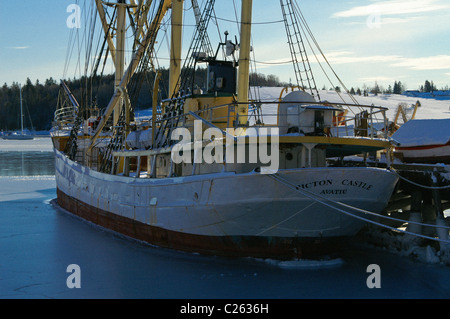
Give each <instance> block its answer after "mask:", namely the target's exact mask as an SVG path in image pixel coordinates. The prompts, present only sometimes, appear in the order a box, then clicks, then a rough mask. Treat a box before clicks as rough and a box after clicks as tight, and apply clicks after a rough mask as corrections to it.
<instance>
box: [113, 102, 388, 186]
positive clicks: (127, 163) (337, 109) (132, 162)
mask: <svg viewBox="0 0 450 319" xmlns="http://www.w3.org/2000/svg"><path fill="white" fill-rule="evenodd" d="M289 104H290V105H292V104H293V103H292V102H289ZM294 105H295V104H294ZM307 105H308V106H314V107H316V108H314V107H313V108H312V109H313V110H322V109H321V108H320V107H319V106H323V107H325V108H323V110H325V111H330V110H331V111H332V113H333V116H332V119H331V120H330V121H329V122H328V123H323V125H322V126H320V127H317V126H315V125H311V126H308V125H303V126H302V127H301V129H303V130H305V131H307V132H308V133H305V134H303V133H302V132H300V131H298V132H296V131H289V129H291V128H292V127H288V125H285V126H284V127H280V123H279V122H281V121H279V118H280V117H282V116H287V115H288V114H280V113H279V112H278V109H279V103H275V102H266V103H264V102H258V103H257V104H256V102H251V103H250V105H249V106H251V107H252V108H253V110H254V111H255V112H258V114H259V116H255V117H254V118H253V120H250V121H249V122H250V124H249V127H254V128H262V127H267V128H269V127H278V128H279V129H280V131H281V129H284V131H286V132H287V133H286V134H285V135H289V136H292V135H293V136H295V135H297V136H302V135H305V136H328V137H357V138H366V139H382V140H385V139H387V126H388V124H387V118H386V110H387V109H386V108H382V107H376V106H373V105H369V106H361V105H343V104H332V103H327V104H324V103H317V105H315V103H308V104H307ZM238 106H239V104H238V103H231V104H226V105H219V106H214V107H209V108H205V109H203V110H198V111H195V112H194V111H188V112H186V113H184V114H182V115H180V116H175V115H174V116H166V117H164V119H162V118H160V119H158V121H157V125H159V126H160V127H161V126H162V125H163V124H164V121H166V123H165V124H167V121H173V122H172V123H178V125H179V126H178V127H184V128H187V129H189V130H191V132H192V133H194V132H195V129H198V123H197V124H195V123H194V121H196V120H197V121H201V124H202V131H203V130H204V129H207V128H215V129H219V130H221V132H222V133H223V137H224V138H225V137H227V138H228V135H230V133H229V131H228V128H233V129H234V130H236V129H238V128H239V126H238V125H237V123H239V115H238V113H237V108H238ZM264 107H266V108H264ZM352 108H354V109H352ZM217 110H219V111H220V112H217V113H216V112H214V111H217ZM249 110H250V111H249V114H248V117H249V118H250V119H251V118H252V116H254V114H252V109H251V108H250V107H249ZM272 111H273V113H272ZM215 114H222V116H215ZM301 114H302V113H300V115H301ZM270 117H274V118H275V120H274V119H272V120H270ZM380 118H381V120H380ZM196 125H197V126H196ZM166 126H167V127H169V126H170V125H166ZM172 132H173V131H172ZM170 133H171V132H170V131H167V132H166V133H163V134H160V136H163V137H166V138H168V139H170V138H171V136H170ZM194 135H195V134H191V137H192V138H195V136H194ZM282 135H283V134H280V136H282ZM231 138H234V139H235V140H236V137H235V136H233V135H231ZM209 142H210V141H206V140H203V139H202V143H209ZM176 143H178V140H177V141H171V143H166V144H165V145H164V146H162V147H161V146H155V147H150V148H148V147H143V148H139V149H134V150H129V149H128V150H127V149H124V150H122V151H114V152H112V154H111V156H112V168H111V171H110V173H111V174H123V175H124V176H134V177H147V178H157V177H158V176H157V175H158V174H160V173H159V172H158V170H157V168H156V167H157V164H156V163H157V161H160V162H162V161H165V162H167V165H166V164H163V165H166V166H165V167H166V170H165V171H164V173H163V174H164V176H166V177H167V176H172V174H176V173H174V169H175V168H174V167H175V166H174V164H172V163H171V151H172V146H173V145H174V144H176ZM327 143H333V141H332V140H329V142H327ZM160 162H158V163H159V164H158V165H160V164H161V163H160ZM194 171H195V165H194V167H193V172H194ZM108 172H109V171H108ZM193 174H194V173H193Z"/></svg>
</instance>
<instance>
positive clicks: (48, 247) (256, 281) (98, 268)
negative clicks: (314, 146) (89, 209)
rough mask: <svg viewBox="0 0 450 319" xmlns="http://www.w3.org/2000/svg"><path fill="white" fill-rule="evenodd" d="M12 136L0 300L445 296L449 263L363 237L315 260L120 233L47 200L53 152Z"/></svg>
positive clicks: (1, 235) (0, 213) (5, 180)
mask: <svg viewBox="0 0 450 319" xmlns="http://www.w3.org/2000/svg"><path fill="white" fill-rule="evenodd" d="M40 142H43V141H40ZM2 143H3V141H1V140H0V144H2ZM15 143H16V145H15V146H14V145H13V144H9V145H8V147H7V148H8V150H14V151H15V152H5V151H3V152H1V151H0V168H1V167H8V170H0V175H1V176H0V298H3V299H5V298H8V299H10V298H16V299H26V298H27V299H38V298H39V299H41V298H57V299H62V298H73V299H77V298H155V299H166V298H170V299H198V298H204V299H210V298H215V299H244V298H245V299H267V298H270V299H303V298H305V299H311V298H318V299H323V298H338V299H342V298H357V299H361V298H387V299H390V298H449V297H450V268H449V267H448V266H444V265H441V264H439V263H433V264H428V263H422V262H418V261H414V260H411V259H409V258H407V257H403V256H399V255H394V254H392V253H390V252H389V251H384V250H377V249H373V248H370V246H366V245H363V244H355V245H352V246H349V247H348V248H347V249H346V250H345V251H343V252H342V253H341V254H340V255H339V256H332V257H331V256H330V257H329V258H323V259H320V260H316V261H314V260H299V261H284V262H278V261H272V260H255V259H251V258H221V257H211V256H203V255H199V254H190V253H183V252H177V251H172V250H168V249H162V248H157V247H152V246H149V245H145V244H142V243H139V242H136V241H132V240H129V239H127V238H124V237H122V236H118V235H116V234H113V233H111V232H108V231H105V230H104V229H101V228H99V227H96V226H93V225H92V224H90V223H87V222H84V221H82V220H80V219H78V218H76V217H73V216H72V215H70V214H68V213H66V212H64V211H62V210H60V209H58V208H56V207H54V206H53V205H52V204H51V201H52V199H54V198H55V197H56V189H55V187H56V185H55V179H54V175H53V174H52V173H51V172H52V165H53V164H52V163H53V154H52V153H51V152H41V150H45V149H48V148H49V145H48V140H47V143H42V144H41V146H40V148H41V149H40V150H39V151H37V150H36V147H35V146H33V147H31V152H30V153H28V152H25V153H24V152H20V151H19V150H22V151H23V150H26V149H27V147H28V146H25V145H24V144H22V142H19V141H15ZM0 148H3V150H4V149H5V148H4V146H1V147H0ZM50 149H51V147H50ZM37 154H40V155H41V157H38V156H37ZM37 158H39V160H36V159H37ZM11 163H14V165H11ZM25 167H26V169H24V168H25ZM37 167H39V169H38V168H37ZM72 264H76V265H79V267H80V271H81V272H80V284H81V288H72V289H71V288H69V287H68V286H67V279H68V277H69V276H70V275H71V273H68V272H67V267H68V266H69V265H72ZM372 264H376V265H379V267H380V269H381V274H380V275H381V276H380V281H381V288H372V289H371V288H369V287H368V286H367V280H368V277H369V276H370V275H371V273H369V272H368V271H367V269H368V266H369V265H372Z"/></svg>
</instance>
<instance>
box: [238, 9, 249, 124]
mask: <svg viewBox="0 0 450 319" xmlns="http://www.w3.org/2000/svg"><path fill="white" fill-rule="evenodd" d="M241 11H242V12H241V43H240V52H239V73H238V102H239V106H238V116H239V118H238V119H239V121H238V124H239V126H241V127H243V126H247V125H248V90H249V86H250V83H249V69H250V42H251V29H252V0H242V9H241Z"/></svg>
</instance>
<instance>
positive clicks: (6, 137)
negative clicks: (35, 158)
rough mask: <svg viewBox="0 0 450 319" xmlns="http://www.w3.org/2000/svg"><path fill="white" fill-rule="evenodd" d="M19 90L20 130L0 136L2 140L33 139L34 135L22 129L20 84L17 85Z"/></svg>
mask: <svg viewBox="0 0 450 319" xmlns="http://www.w3.org/2000/svg"><path fill="white" fill-rule="evenodd" d="M19 90H20V131H18V132H12V133H9V134H7V135H4V136H2V138H3V139H4V140H33V139H34V136H33V135H31V134H28V133H27V132H26V131H24V129H23V116H24V115H23V104H22V86H19Z"/></svg>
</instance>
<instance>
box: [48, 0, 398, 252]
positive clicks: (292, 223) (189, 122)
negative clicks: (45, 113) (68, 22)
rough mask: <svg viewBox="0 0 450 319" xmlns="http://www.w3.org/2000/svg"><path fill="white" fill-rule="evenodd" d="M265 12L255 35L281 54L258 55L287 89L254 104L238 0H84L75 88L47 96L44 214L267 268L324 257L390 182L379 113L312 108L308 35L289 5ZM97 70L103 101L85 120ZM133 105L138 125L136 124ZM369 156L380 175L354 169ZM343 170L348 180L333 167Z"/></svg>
mask: <svg viewBox="0 0 450 319" xmlns="http://www.w3.org/2000/svg"><path fill="white" fill-rule="evenodd" d="M274 3H276V4H278V1H274ZM279 5H280V16H281V17H282V20H280V21H278V22H277V23H273V24H271V28H272V27H273V28H274V27H275V26H278V27H281V29H283V27H284V28H285V31H283V30H282V31H283V33H284V34H286V37H287V40H286V42H285V43H287V46H286V48H285V49H283V48H278V47H274V48H271V49H270V50H271V51H273V54H274V55H275V58H277V57H279V56H286V55H288V56H291V58H292V61H291V62H290V64H291V65H292V76H293V77H294V78H295V82H296V83H294V84H292V86H291V87H287V88H284V89H281V88H280V89H279V90H278V92H277V96H275V97H273V96H272V98H270V99H268V100H265V99H263V98H261V97H260V96H258V94H256V93H255V92H256V91H257V90H259V89H260V88H259V87H258V86H252V85H250V81H251V75H252V74H253V73H252V72H251V70H252V69H253V66H254V63H255V57H254V55H255V54H256V52H257V50H258V46H257V44H256V43H253V39H254V38H255V33H254V32H253V33H252V31H255V30H254V29H255V26H257V25H259V23H260V21H256V22H255V21H253V19H252V17H253V14H252V13H255V11H257V10H263V8H261V7H256V6H255V7H254V3H253V1H252V0H244V1H242V4H240V6H239V4H236V2H235V1H233V2H232V3H231V2H229V1H227V2H226V3H224V2H223V1H221V2H220V3H219V1H217V3H216V1H214V0H205V1H202V3H201V4H199V3H198V2H197V0H191V1H187V0H186V1H183V0H154V1H152V0H139V1H135V0H130V1H128V0H127V1H125V0H121V1H116V2H112V1H108V2H107V1H101V0H95V1H92V4H91V8H87V7H86V8H85V12H89V13H92V16H90V17H87V18H85V19H84V21H87V22H89V26H88V27H86V29H84V31H83V32H85V34H86V35H87V36H86V37H85V39H86V40H85V41H86V48H87V52H88V53H83V54H84V55H85V56H89V57H94V58H92V62H90V64H89V63H87V64H86V66H85V68H84V69H85V70H86V71H88V70H89V72H86V74H85V76H83V77H82V79H81V80H80V83H82V85H83V87H82V88H81V89H80V88H78V89H77V91H75V90H74V89H73V88H71V83H69V81H61V90H60V97H59V102H58V106H57V110H56V112H55V120H54V127H53V129H52V140H53V144H54V152H55V163H56V183H57V204H58V205H59V206H60V207H62V208H63V209H65V210H67V211H68V212H70V213H72V214H75V215H77V216H79V217H81V218H83V219H85V220H88V221H90V222H93V223H95V224H98V225H100V226H102V227H105V228H107V229H110V230H112V231H114V232H117V233H120V234H123V235H125V236H128V237H131V238H133V239H136V240H139V241H144V242H146V243H149V244H152V245H156V246H160V247H167V248H171V249H175V250H181V251H188V252H196V253H204V254H213V255H225V256H251V257H258V258H279V259H290V258H308V257H309V256H316V255H320V254H322V253H328V252H333V251H335V250H336V249H338V248H339V244H342V245H345V242H346V240H348V239H351V238H354V236H355V235H356V234H357V233H358V232H359V231H361V229H362V228H363V227H364V226H365V225H366V223H367V220H368V219H370V218H373V217H372V215H371V214H370V213H376V214H380V213H383V211H384V210H385V209H386V206H387V204H388V201H389V199H390V197H391V195H392V193H393V191H394V189H395V187H396V184H397V181H398V177H397V175H396V174H395V173H394V172H393V171H392V170H391V169H390V167H389V166H390V165H389V163H390V162H389V161H390V159H391V156H392V149H393V145H392V143H391V141H390V140H389V137H388V131H387V124H388V121H387V119H386V116H385V111H386V110H387V109H386V108H383V107H378V106H374V105H370V106H365V105H360V104H358V103H357V102H356V101H355V103H351V104H349V103H345V102H343V103H329V102H327V101H323V100H321V98H320V91H319V90H318V89H317V86H316V84H315V80H314V76H313V74H312V71H311V65H310V62H309V60H308V56H307V54H306V43H307V42H306V41H305V35H306V34H307V33H309V32H310V29H309V28H307V29H306V30H307V31H305V26H306V25H305V19H304V17H303V15H302V13H301V11H300V9H299V7H298V5H297V3H296V2H295V1H291V0H280V1H279ZM217 7H218V8H217ZM225 11H227V12H233V13H236V17H235V19H234V20H235V21H234V22H233V23H234V24H236V26H237V30H238V31H237V33H236V35H234V36H233V35H231V33H230V32H228V30H220V28H219V26H220V24H221V22H225V23H228V25H229V24H230V23H229V22H230V20H229V19H225V18H223V16H220V15H219V14H221V13H222V12H225ZM188 17H190V18H192V22H191V21H188ZM94 22H99V28H100V29H101V31H102V35H101V36H94V34H96V33H95V32H94V31H93V30H94ZM183 29H184V31H183ZM211 30H213V31H215V32H216V33H218V34H217V35H216V36H215V37H213V36H212V35H211V34H212V31H211ZM76 31H77V30H75V32H76ZM187 32H190V33H191V34H190V35H189V40H190V42H189V45H187V46H183V45H182V44H183V43H185V42H186V41H183V38H184V37H183V34H184V35H186V34H187ZM73 38H74V39H76V36H73ZM88 39H89V40H88ZM95 39H99V41H98V43H97V42H95ZM164 41H166V42H167V44H168V50H167V53H166V54H167V55H165V56H164V55H163V56H159V55H161V51H162V49H161V47H163V46H164V44H163V43H166V42H164ZM265 47H267V44H266V46H265ZM72 49H73V47H72ZM96 50H98V51H96ZM280 50H286V52H285V53H281V52H280ZM73 51H78V52H80V50H76V49H75V50H73ZM266 53H267V52H266ZM183 56H184V57H183ZM107 61H113V64H114V88H113V90H112V94H111V97H110V98H109V102H108V103H106V104H105V105H98V101H100V99H97V96H96V89H95V84H96V83H97V85H98V83H99V82H101V79H102V77H101V74H102V70H104V68H105V67H104V66H105V64H106V63H107ZM165 61H167V62H168V63H169V66H168V72H166V73H168V81H166V82H167V83H168V88H165V89H166V90H165V91H164V88H163V86H164V85H163V83H164V81H163V80H164V79H163V77H164V74H165V73H164V72H163V71H165V68H164V67H161V64H162V62H165ZM143 87H145V88H146V92H145V93H146V94H142V92H141V91H140V89H142V88H143ZM139 92H141V94H140V93H139ZM162 92H165V93H164V94H163V93H162ZM139 103H141V105H147V106H148V108H150V109H151V116H149V117H146V118H145V117H142V116H141V117H140V116H138V112H137V111H136V110H137V108H136V107H137V105H138V104H139ZM361 154H362V156H361ZM380 154H384V155H383V156H384V157H385V158H386V161H387V164H388V165H387V166H388V168H375V167H369V166H367V165H364V158H367V157H368V156H380ZM345 156H360V158H361V159H362V161H361V163H362V165H359V166H353V167H349V166H345V164H344V161H343V160H342V159H343V158H344V157H345Z"/></svg>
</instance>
